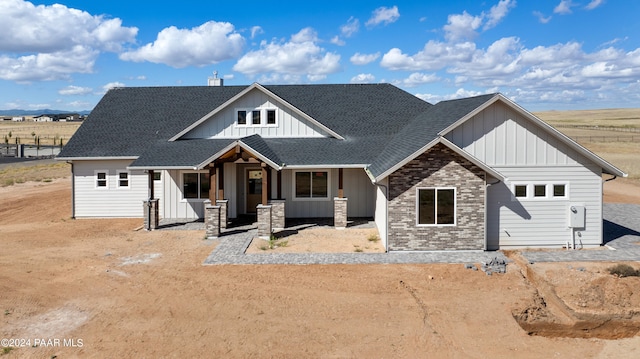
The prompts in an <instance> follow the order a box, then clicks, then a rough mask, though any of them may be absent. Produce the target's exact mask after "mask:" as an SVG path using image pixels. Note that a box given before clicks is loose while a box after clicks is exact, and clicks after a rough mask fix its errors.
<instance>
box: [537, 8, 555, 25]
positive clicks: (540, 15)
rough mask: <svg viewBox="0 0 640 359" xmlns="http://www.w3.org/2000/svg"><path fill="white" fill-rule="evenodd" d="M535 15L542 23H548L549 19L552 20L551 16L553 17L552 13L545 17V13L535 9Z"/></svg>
mask: <svg viewBox="0 0 640 359" xmlns="http://www.w3.org/2000/svg"><path fill="white" fill-rule="evenodd" d="M533 15H534V16H535V17H537V18H538V21H539V22H540V23H541V24H548V23H549V21H551V18H552V16H551V15H549V16H546V17H545V16H544V14H543V13H541V12H540V11H534V12H533Z"/></svg>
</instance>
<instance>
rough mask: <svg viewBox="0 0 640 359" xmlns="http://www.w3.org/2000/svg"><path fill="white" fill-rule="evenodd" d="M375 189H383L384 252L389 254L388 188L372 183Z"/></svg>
mask: <svg viewBox="0 0 640 359" xmlns="http://www.w3.org/2000/svg"><path fill="white" fill-rule="evenodd" d="M373 184H374V185H376V186H377V187H382V188H384V216H385V219H384V225H385V230H384V244H385V245H384V252H385V253H389V188H388V187H387V186H385V185H383V184H380V183H377V182H374V183H373Z"/></svg>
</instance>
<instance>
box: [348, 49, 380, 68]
mask: <svg viewBox="0 0 640 359" xmlns="http://www.w3.org/2000/svg"><path fill="white" fill-rule="evenodd" d="M379 57H380V53H379V52H376V53H375V54H361V53H359V52H356V53H355V54H353V56H351V58H350V59H349V61H351V63H352V64H354V65H366V64H369V63H371V62H374V61H376V60H377V59H378V58H379Z"/></svg>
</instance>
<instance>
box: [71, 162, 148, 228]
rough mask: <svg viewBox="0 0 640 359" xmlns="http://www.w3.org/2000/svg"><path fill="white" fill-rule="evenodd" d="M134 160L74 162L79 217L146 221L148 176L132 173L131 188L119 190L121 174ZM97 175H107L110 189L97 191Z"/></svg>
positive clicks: (76, 203)
mask: <svg viewBox="0 0 640 359" xmlns="http://www.w3.org/2000/svg"><path fill="white" fill-rule="evenodd" d="M130 163H131V160H124V161H123V160H117V161H116V160H102V161H74V162H73V171H74V183H75V189H74V190H75V196H74V198H75V203H74V209H75V217H76V218H83V217H142V216H143V201H144V200H145V199H147V196H148V193H149V192H148V190H149V189H148V176H147V174H145V173H144V172H143V171H130V172H129V187H128V188H120V187H118V178H117V173H118V171H126V168H127V166H128V165H129V164H130ZM96 171H106V172H107V174H108V175H107V188H97V187H96V177H95V173H96Z"/></svg>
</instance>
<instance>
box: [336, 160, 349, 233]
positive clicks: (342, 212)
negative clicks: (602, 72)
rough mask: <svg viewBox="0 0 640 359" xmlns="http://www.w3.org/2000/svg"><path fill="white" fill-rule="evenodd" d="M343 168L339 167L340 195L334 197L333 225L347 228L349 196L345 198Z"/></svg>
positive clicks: (337, 227)
mask: <svg viewBox="0 0 640 359" xmlns="http://www.w3.org/2000/svg"><path fill="white" fill-rule="evenodd" d="M342 172H343V169H342V168H340V169H338V197H335V198H334V199H333V226H334V227H335V228H336V229H345V228H347V198H344V187H343V173H342Z"/></svg>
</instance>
